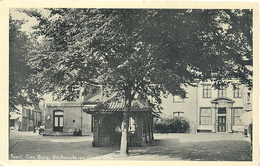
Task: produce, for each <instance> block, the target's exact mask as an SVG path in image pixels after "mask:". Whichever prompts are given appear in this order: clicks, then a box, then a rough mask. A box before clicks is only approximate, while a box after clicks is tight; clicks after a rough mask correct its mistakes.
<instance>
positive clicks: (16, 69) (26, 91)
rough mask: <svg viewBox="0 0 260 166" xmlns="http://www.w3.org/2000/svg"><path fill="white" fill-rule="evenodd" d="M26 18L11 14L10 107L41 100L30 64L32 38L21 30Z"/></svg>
mask: <svg viewBox="0 0 260 166" xmlns="http://www.w3.org/2000/svg"><path fill="white" fill-rule="evenodd" d="M24 23H25V20H15V19H13V18H12V16H11V15H10V16H9V108H10V111H14V110H17V111H19V110H18V109H17V108H16V106H18V105H22V106H28V105H33V104H36V103H37V102H38V101H39V97H38V95H37V94H38V90H39V88H38V86H37V83H35V82H34V80H33V77H32V74H34V73H35V71H33V70H32V69H31V67H30V65H29V64H28V60H29V59H28V52H29V51H28V50H29V49H28V48H29V46H30V44H31V40H30V39H29V37H28V35H27V34H26V33H25V32H23V31H21V30H20V28H21V26H22V25H23V24H24Z"/></svg>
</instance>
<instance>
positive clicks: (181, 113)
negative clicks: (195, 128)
mask: <svg viewBox="0 0 260 166" xmlns="http://www.w3.org/2000/svg"><path fill="white" fill-rule="evenodd" d="M173 117H184V112H174V113H173Z"/></svg>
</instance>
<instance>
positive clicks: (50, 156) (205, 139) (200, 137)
mask: <svg viewBox="0 0 260 166" xmlns="http://www.w3.org/2000/svg"><path fill="white" fill-rule="evenodd" d="M154 137H155V140H154V142H153V143H152V144H151V145H150V146H149V145H147V146H144V147H130V149H129V153H130V156H129V157H127V158H122V157H119V147H116V146H115V147H92V135H89V136H79V137H73V136H41V135H38V134H36V133H32V132H11V133H10V144H9V146H10V149H9V159H10V160H84V159H92V160H104V159H112V160H117V159H120V160H121V159H126V160H159V161H169V160H170V161H171V160H175V161H252V154H251V153H252V152H251V146H250V142H249V139H248V137H245V136H243V135H242V134H240V133H235V134H234V133H233V134H228V133H224V134H215V133H202V134H155V135H154Z"/></svg>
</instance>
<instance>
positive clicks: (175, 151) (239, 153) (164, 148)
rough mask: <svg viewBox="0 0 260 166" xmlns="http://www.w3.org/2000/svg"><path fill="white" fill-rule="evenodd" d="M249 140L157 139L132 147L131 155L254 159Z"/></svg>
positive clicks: (228, 159) (206, 158) (217, 159)
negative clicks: (194, 140)
mask: <svg viewBox="0 0 260 166" xmlns="http://www.w3.org/2000/svg"><path fill="white" fill-rule="evenodd" d="M251 153H252V152H251V146H250V143H249V142H246V141H241V140H221V141H208V142H185V143H180V142H179V139H163V140H155V141H154V142H153V143H152V145H151V146H147V147H142V148H140V147H139V148H138V147H132V148H130V154H131V156H142V155H146V156H147V155H157V156H161V157H167V158H175V159H179V160H188V161H252V155H251Z"/></svg>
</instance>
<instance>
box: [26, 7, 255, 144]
mask: <svg viewBox="0 0 260 166" xmlns="http://www.w3.org/2000/svg"><path fill="white" fill-rule="evenodd" d="M47 10H48V11H49V12H50V16H49V17H44V16H43V15H42V14H41V13H39V12H38V11H36V10H35V11H25V12H26V13H27V14H28V15H30V16H33V17H36V18H37V19H38V21H39V24H38V25H37V26H36V27H35V29H36V35H39V36H43V40H42V42H41V43H39V44H38V47H36V48H35V49H34V50H32V52H31V54H30V65H31V67H32V68H33V69H36V70H37V72H38V74H37V76H38V77H37V78H38V79H39V82H41V83H42V84H43V85H44V86H43V87H44V89H48V90H51V91H55V90H54V89H58V90H61V91H62V92H64V94H65V97H64V99H68V96H74V94H75V92H77V89H78V88H80V87H86V86H89V85H91V84H93V83H99V84H102V85H103V87H104V91H105V92H106V94H107V95H111V94H113V95H114V94H116V96H115V98H116V97H118V98H120V97H121V98H123V99H124V100H125V103H126V105H127V107H126V114H125V119H124V121H123V124H122V128H123V129H125V131H126V133H127V129H128V124H127V116H128V115H127V112H128V111H129V110H130V107H131V104H132V101H133V100H136V99H139V100H143V101H144V102H146V103H148V104H149V105H150V106H151V107H152V108H154V109H157V110H160V109H161V107H160V104H161V97H162V94H163V95H164V96H167V95H168V94H179V95H181V96H182V97H185V91H184V90H183V89H182V88H181V85H182V84H185V85H189V84H190V83H192V82H194V81H195V80H202V81H204V80H208V79H212V80H214V81H215V82H218V81H223V78H225V79H239V80H240V81H241V82H243V83H247V84H248V85H251V84H252V80H251V79H248V75H249V76H250V75H251V76H252V72H251V71H250V70H249V69H248V68H247V65H252V64H250V62H252V11H251V10H184V9H178V10H177V9H175V10H172V9H47ZM57 87H58V88H57ZM68 91H69V93H65V92H68ZM122 135H123V134H122ZM125 138H127V137H125ZM121 142H122V141H121ZM121 148H122V147H121Z"/></svg>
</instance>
